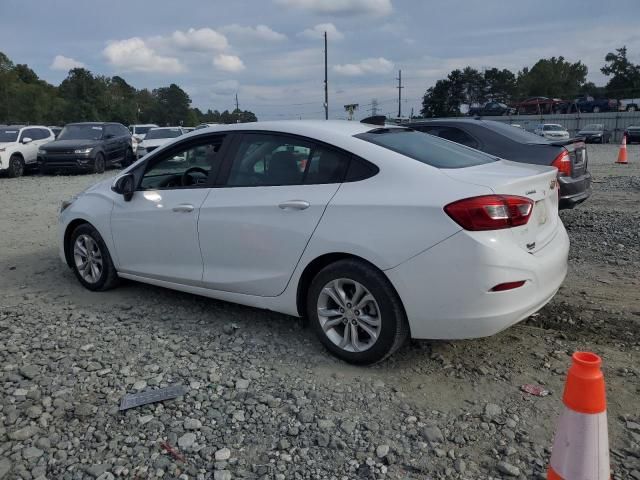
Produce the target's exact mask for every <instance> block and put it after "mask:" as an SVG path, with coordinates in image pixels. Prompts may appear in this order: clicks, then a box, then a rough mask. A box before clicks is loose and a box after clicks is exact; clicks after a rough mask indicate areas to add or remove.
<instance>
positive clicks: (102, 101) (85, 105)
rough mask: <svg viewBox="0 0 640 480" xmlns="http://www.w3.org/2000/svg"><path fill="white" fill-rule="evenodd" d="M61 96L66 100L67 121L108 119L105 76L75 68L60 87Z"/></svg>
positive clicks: (64, 113)
mask: <svg viewBox="0 0 640 480" xmlns="http://www.w3.org/2000/svg"><path fill="white" fill-rule="evenodd" d="M58 91H59V93H60V97H61V98H63V99H64V100H66V103H65V109H64V112H63V119H64V122H65V123H69V122H80V121H102V120H107V119H106V118H104V117H105V113H106V112H105V110H106V105H107V95H106V91H107V84H106V81H105V80H104V78H102V77H94V76H93V75H92V73H91V72H90V71H89V70H86V69H84V68H74V69H72V70H69V75H68V76H67V78H65V79H64V80H63V81H62V83H61V84H60V87H59V88H58Z"/></svg>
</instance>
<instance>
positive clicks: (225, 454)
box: [214, 447, 231, 462]
mask: <svg viewBox="0 0 640 480" xmlns="http://www.w3.org/2000/svg"><path fill="white" fill-rule="evenodd" d="M214 458H215V459H216V461H217V462H221V461H224V460H229V458H231V450H229V449H228V448H227V447H224V448H221V449H220V450H218V451H217V452H216V453H215V455H214Z"/></svg>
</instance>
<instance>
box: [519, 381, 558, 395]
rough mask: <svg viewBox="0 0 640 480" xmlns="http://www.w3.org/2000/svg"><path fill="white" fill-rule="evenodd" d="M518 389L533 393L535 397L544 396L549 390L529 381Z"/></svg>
mask: <svg viewBox="0 0 640 480" xmlns="http://www.w3.org/2000/svg"><path fill="white" fill-rule="evenodd" d="M520 390H522V391H523V392H526V393H529V394H531V395H535V396H536V397H546V396H547V395H549V394H550V393H551V392H550V391H549V390H545V389H544V388H542V387H541V386H540V385H533V384H531V383H526V384H524V385H522V386H521V387H520Z"/></svg>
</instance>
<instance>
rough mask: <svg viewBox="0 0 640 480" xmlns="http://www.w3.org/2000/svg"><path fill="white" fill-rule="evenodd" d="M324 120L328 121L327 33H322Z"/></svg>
mask: <svg viewBox="0 0 640 480" xmlns="http://www.w3.org/2000/svg"><path fill="white" fill-rule="evenodd" d="M324 119H325V120H329V80H328V78H327V32H326V31H325V32H324Z"/></svg>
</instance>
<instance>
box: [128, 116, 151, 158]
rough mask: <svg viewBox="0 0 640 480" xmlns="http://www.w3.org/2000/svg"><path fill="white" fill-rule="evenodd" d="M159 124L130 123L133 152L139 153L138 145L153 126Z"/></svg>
mask: <svg viewBox="0 0 640 480" xmlns="http://www.w3.org/2000/svg"><path fill="white" fill-rule="evenodd" d="M157 126H158V125H156V124H155V123H140V124H134V125H129V131H130V132H131V146H132V148H133V153H134V154H135V153H137V151H138V145H140V143H142V141H143V140H144V137H145V135H146V134H147V132H148V131H149V130H151V129H152V128H156V127H157Z"/></svg>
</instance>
